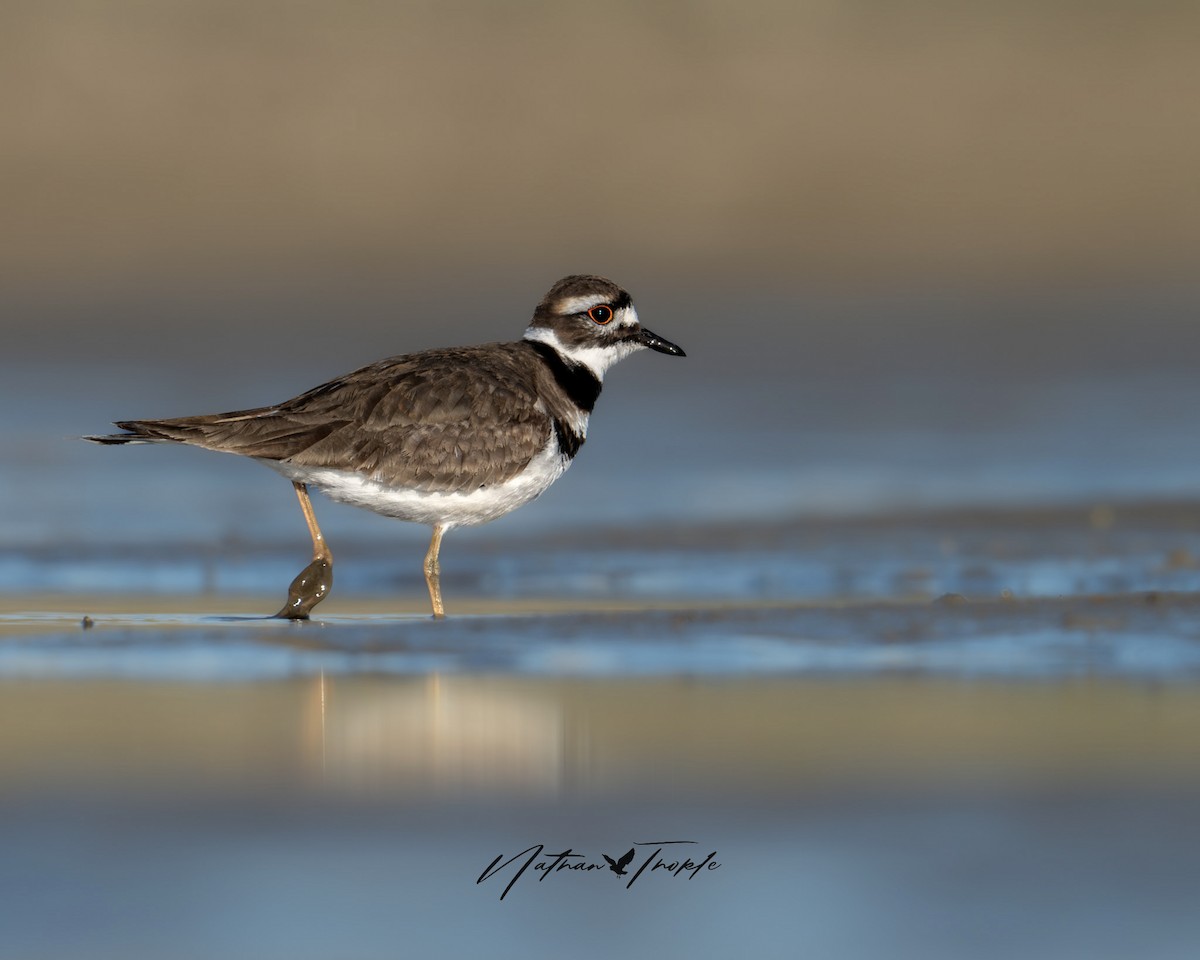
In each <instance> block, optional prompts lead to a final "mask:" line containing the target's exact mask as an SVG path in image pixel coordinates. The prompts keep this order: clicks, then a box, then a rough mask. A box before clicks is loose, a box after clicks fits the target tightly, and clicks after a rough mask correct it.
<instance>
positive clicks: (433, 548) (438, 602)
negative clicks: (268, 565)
mask: <svg viewBox="0 0 1200 960" xmlns="http://www.w3.org/2000/svg"><path fill="white" fill-rule="evenodd" d="M445 532H446V528H445V527H443V526H441V525H440V524H435V525H434V528H433V538H432V539H431V540H430V541H429V552H428V553H426V554H425V586H427V587H428V588H429V599H430V601H431V602H432V603H433V618H434V619H435V620H441V619H442V618H443V617H444V616H446V608H445V607H443V606H442V568H441V566H439V564H438V553H439V552H440V551H441V549H442V534H443V533H445Z"/></svg>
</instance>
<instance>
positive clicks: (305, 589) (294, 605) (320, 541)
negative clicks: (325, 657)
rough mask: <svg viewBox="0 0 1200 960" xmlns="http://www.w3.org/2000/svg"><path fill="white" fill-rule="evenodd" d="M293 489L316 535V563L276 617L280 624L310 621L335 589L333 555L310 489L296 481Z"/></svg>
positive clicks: (302, 573)
mask: <svg viewBox="0 0 1200 960" xmlns="http://www.w3.org/2000/svg"><path fill="white" fill-rule="evenodd" d="M292 486H293V487H295V488H296V496H297V497H298V498H299V499H300V509H301V510H303V511H304V520H305V522H307V523H308V532H309V533H310V534H311V535H312V542H313V558H312V563H310V564H309V565H308V566H307V567H305V568H304V569H303V570H301V571H300V572H299V573H298V574H297V575H296V579H295V580H293V581H292V583H291V586H289V587H288V598H287V603H285V604H284V605H283V609H282V610H280V611H279V612H278V613H277V614H275V616H276V617H277V618H279V619H280V620H307V619H308V615H309V613H311V612H312V608H313V607H315V606H316V605H317V604H318V603H320V602H321V601H322V600H324V599H325V597H326V596H328V595H329V591H330V590H331V589H332V588H333V554H332V553H331V552H330V550H329V547H328V546H327V545H326V544H325V537H324V536H323V535H322V533H321V528H320V527H318V526H317V515H316V514H315V513H314V512H313V507H312V501H311V500H309V499H308V487H306V486H305V485H304V484H302V483H297V482H295V481H292Z"/></svg>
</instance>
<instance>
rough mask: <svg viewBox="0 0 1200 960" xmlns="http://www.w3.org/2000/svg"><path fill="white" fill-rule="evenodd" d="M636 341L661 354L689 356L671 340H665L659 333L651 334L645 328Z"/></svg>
mask: <svg viewBox="0 0 1200 960" xmlns="http://www.w3.org/2000/svg"><path fill="white" fill-rule="evenodd" d="M634 339H636V340H637V342H638V343H640V344H641V345H642V346H643V347H649V348H650V349H651V350H657V351H658V352H659V353H669V354H670V355H671V356H673V357H686V356H687V354H686V353H684V352H683V350H682V349H680V348H679V347H677V346H675V344H673V343H672V342H671V341H670V340H664V339H663V338H662V337H660V336H659V335H658V334H657V333H651V332H650V331H649V330H647V329H645V328H644V327H643V328H642V330H641V332H640V333H638V335H637V337H635V338H634Z"/></svg>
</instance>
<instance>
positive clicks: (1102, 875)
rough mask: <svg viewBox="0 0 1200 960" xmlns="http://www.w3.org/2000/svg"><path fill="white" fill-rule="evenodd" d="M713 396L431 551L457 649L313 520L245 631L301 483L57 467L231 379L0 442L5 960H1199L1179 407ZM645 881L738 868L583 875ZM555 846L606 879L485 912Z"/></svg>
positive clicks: (970, 393)
mask: <svg viewBox="0 0 1200 960" xmlns="http://www.w3.org/2000/svg"><path fill="white" fill-rule="evenodd" d="M662 332H663V333H664V335H668V334H670V333H671V332H673V331H671V330H670V329H669V328H666V327H664V329H663V331H662ZM679 339H680V340H684V339H686V338H684V337H679ZM687 346H689V347H690V346H691V343H690V342H689V343H688V344H687ZM697 355H698V356H699V357H700V358H701V359H700V360H699V362H697V364H695V365H694V367H693V368H690V369H688V370H687V371H684V370H683V369H682V368H680V369H679V371H678V372H675V371H670V370H666V371H664V372H663V373H661V374H658V376H659V377H661V379H657V380H654V381H653V382H651V383H649V384H648V385H647V384H644V383H639V380H638V378H637V377H636V376H632V375H631V376H629V377H628V378H626V379H625V380H624V381H623V382H622V383H621V384H620V386H619V387H618V386H616V385H615V384H614V386H613V389H612V391H611V396H610V395H609V394H608V393H606V395H605V398H604V400H603V401H602V403H603V408H602V409H601V410H600V411H599V412H598V414H597V418H596V422H595V425H594V427H595V429H594V436H593V438H591V439H590V440H589V444H588V447H587V448H586V450H585V453H584V455H583V456H581V458H580V462H579V464H578V465H577V466H576V467H575V468H573V469H572V471H571V472H570V474H568V476H567V477H566V478H564V480H563V481H562V482H560V483H559V484H557V485H556V486H555V488H554V489H553V490H551V491H550V492H549V493H548V494H547V495H546V497H544V498H543V500H542V501H541V502H539V503H537V504H535V505H532V506H530V507H527V508H525V509H524V510H522V511H519V512H518V513H516V514H514V515H513V516H512V517H511V518H505V519H504V520H503V521H501V522H499V523H497V524H495V525H493V526H490V527H487V528H484V529H481V530H475V531H465V530H464V531H454V532H453V533H452V535H451V536H450V537H448V538H447V541H446V544H445V547H444V550H443V555H442V565H443V579H444V589H445V593H446V600H447V605H448V608H449V611H450V613H451V617H450V618H449V619H448V620H446V621H445V622H441V623H434V622H432V621H431V620H430V619H429V617H428V608H427V604H428V599H427V597H426V596H425V593H424V585H423V582H422V580H421V575H420V559H421V556H422V555H423V552H424V549H425V532H424V531H423V530H420V529H415V528H410V527H407V526H405V525H402V524H396V523H392V522H389V521H385V520H381V519H379V518H376V517H372V516H370V515H367V514H363V513H358V512H356V511H353V510H351V509H349V508H344V507H339V506H337V505H330V504H328V503H323V502H320V501H318V503H317V509H318V513H319V515H320V517H321V519H322V524H323V526H324V528H325V532H326V534H327V536H328V537H329V539H330V541H331V543H332V545H333V548H334V552H335V555H336V557H337V560H336V566H335V587H334V592H333V595H332V597H331V598H330V599H329V600H328V601H326V603H324V604H322V606H321V607H319V608H318V609H317V614H318V616H317V617H315V618H314V621H313V622H311V623H306V624H291V623H284V622H280V621H274V620H268V619H264V618H263V616H262V615H263V614H266V613H270V612H273V611H274V610H275V609H278V606H279V604H280V602H281V601H282V599H283V591H284V589H285V587H286V584H287V582H288V581H289V580H290V578H291V577H292V575H294V574H295V573H296V572H297V571H298V570H299V569H300V567H301V566H303V564H304V563H305V562H306V561H307V548H308V545H307V538H306V535H305V532H304V528H303V526H302V522H301V520H300V516H299V512H298V510H297V509H296V507H295V503H294V498H293V497H292V495H291V493H290V491H289V490H288V488H287V485H286V484H285V483H283V482H282V481H280V479H279V478H278V477H276V476H273V475H272V474H270V473H269V472H268V471H265V470H261V469H259V468H257V467H256V466H255V465H253V464H247V463H243V462H239V461H237V460H235V459H234V458H222V457H217V456H210V455H205V454H203V453H199V452H196V451H189V450H169V449H155V448H142V449H135V450H111V449H107V450H106V449H99V448H93V447H90V446H87V445H84V444H81V443H79V442H77V441H73V440H70V439H67V438H69V437H70V436H71V435H77V434H79V433H84V432H89V431H96V430H101V429H103V428H104V425H105V423H104V422H105V421H107V420H108V419H112V418H115V417H119V416H125V415H136V414H143V413H146V414H154V413H163V414H170V413H178V412H185V411H187V410H192V409H196V410H199V409H208V408H209V406H210V405H211V401H212V397H213V395H214V394H216V393H220V392H222V391H223V390H224V388H223V387H222V386H221V385H220V384H216V385H214V384H212V383H211V382H208V381H207V380H206V379H205V378H204V377H201V376H199V375H197V376H196V378H193V379H188V377H186V376H181V377H178V378H175V379H173V378H172V376H171V375H170V372H169V371H167V372H160V373H152V374H147V373H146V372H145V371H144V370H142V369H141V368H137V367H134V368H130V369H127V370H124V371H122V370H121V369H119V368H117V367H114V366H111V365H104V366H101V367H97V368H95V369H92V368H88V367H80V368H78V369H73V370H72V371H70V377H71V381H72V383H73V384H74V388H75V389H74V392H68V393H67V394H63V393H59V394H57V395H56V396H53V397H47V398H46V401H45V403H44V404H43V405H42V406H41V408H40V412H39V414H38V417H35V418H33V419H30V418H29V417H27V416H25V415H24V414H23V413H22V412H21V410H20V409H19V408H18V407H16V406H15V405H7V406H6V407H5V408H4V409H3V410H0V427H2V428H3V429H4V430H5V431H6V442H7V447H6V450H7V456H6V458H5V459H4V460H3V462H0V481H2V482H3V484H4V489H5V490H6V492H7V493H8V494H9V495H8V496H5V497H4V498H0V532H2V534H3V536H2V537H0V847H2V848H3V849H4V850H5V856H4V857H3V858H0V921H2V922H0V953H4V954H6V955H8V954H11V955H14V956H44V957H64V958H75V957H79V958H83V957H86V958H89V960H91V958H97V957H98V958H106V957H113V958H117V957H120V958H122V960H126V958H137V957H147V958H150V957H153V958H155V960H158V958H164V957H180V958H191V957H196V958H200V957H212V956H218V955H219V956H253V957H256V958H257V957H267V958H270V957H287V958H289V960H292V958H304V957H314V958H317V957H329V956H345V957H351V958H355V957H362V958H375V957H380V958H383V957H394V956H398V955H407V954H408V953H413V954H414V955H422V956H440V955H453V956H459V955H464V954H468V953H476V954H478V953H486V954H487V955H490V956H497V957H506V956H518V955H520V956H524V955H527V954H528V953H529V952H530V951H532V950H552V951H554V952H556V953H563V952H568V953H570V954H571V955H573V956H580V957H599V956H605V957H607V956H610V955H612V954H613V953H614V952H616V953H620V952H627V953H634V954H637V955H648V954H655V953H657V954H661V955H664V956H676V955H683V954H691V955H695V956H729V955H730V954H733V953H735V952H737V953H750V954H751V955H755V956H764V957H770V956H781V957H783V956H787V957H794V956H796V955H797V953H798V952H799V954H800V955H804V956H814V957H822V958H841V957H846V958H851V957H855V958H857V957H877V956H884V955H886V956H899V957H907V956H912V957H914V958H918V957H919V958H922V960H925V958H930V957H947V958H951V957H962V956H972V957H982V958H990V957H997V958H999V957H1011V956H1022V957H1047V958H1055V960H1059V958H1063V957H1087V958H1088V960H1094V958H1106V957H1113V958H1125V957H1128V956H1132V955H1137V956H1141V957H1163V958H1169V957H1182V956H1189V955H1190V952H1191V945H1192V944H1194V943H1195V942H1197V941H1200V923H1198V922H1197V920H1196V913H1195V909H1194V904H1195V892H1196V891H1197V890H1200V868H1198V867H1197V864H1200V830H1198V829H1197V824H1198V823H1200V821H1198V820H1197V818H1196V817H1195V814H1194V810H1195V808H1196V801H1197V800H1200V766H1198V765H1197V763H1196V760H1195V758H1196V757H1197V756H1200V601H1197V600H1196V599H1195V596H1196V595H1197V593H1198V592H1200V560H1198V558H1200V503H1197V502H1196V501H1195V500H1193V499H1190V497H1191V495H1192V494H1193V493H1194V491H1195V490H1197V489H1200V447H1195V446H1194V445H1190V444H1182V443H1180V442H1179V438H1180V437H1183V436H1186V435H1187V432H1188V430H1190V416H1191V413H1190V412H1191V411H1192V410H1194V409H1195V408H1196V405H1197V401H1200V387H1197V386H1196V383H1195V381H1194V379H1192V378H1179V377H1171V376H1140V375H1135V374H1133V373H1129V374H1128V375H1123V376H1122V377H1116V378H1112V377H1107V378H1106V377H1098V376H1092V375H1076V376H1074V377H1070V378H1059V377H1057V376H1046V377H1042V378H1040V379H1039V378H1036V377H1034V378H1032V379H1027V380H1020V379H1015V378H1005V377H1002V376H999V375H996V376H991V377H988V376H979V377H974V376H971V375H969V374H963V373H959V374H956V375H953V376H950V375H947V373H946V371H944V370H941V371H939V370H936V369H934V368H936V367H937V366H938V365H937V364H936V363H931V364H930V365H928V366H927V367H922V366H920V365H917V366H912V365H911V364H910V365H909V367H908V372H907V373H904V372H901V373H899V374H897V375H895V376H892V377H890V378H888V377H883V378H872V377H865V378H864V377H858V378H850V379H847V380H845V381H844V382H843V380H842V378H839V376H837V375H836V370H833V369H831V370H830V371H827V372H825V373H824V374H822V375H819V376H817V377H816V378H815V379H808V380H805V381H803V382H798V381H797V380H796V378H795V376H794V375H792V372H791V371H790V370H783V371H782V372H781V368H786V367H787V366H788V363H790V360H788V358H782V359H781V358H778V357H776V358H774V359H773V360H772V361H771V363H770V364H768V367H770V368H771V369H770V370H768V371H767V374H765V375H764V377H763V378H762V379H761V380H759V379H756V378H754V377H752V376H749V375H748V374H747V373H746V372H745V370H743V372H742V374H741V375H740V376H739V377H737V378H734V379H733V380H732V381H730V382H729V383H724V382H723V381H722V379H721V377H720V376H718V373H719V370H718V366H719V364H716V363H715V360H714V359H712V358H710V359H709V360H704V359H703V357H704V352H703V351H698V354H697ZM691 359H692V358H689V360H691ZM718 359H719V358H718ZM735 359H736V358H735ZM843 359H845V358H843ZM785 361H786V362H785ZM176 372H178V371H176ZM325 372H326V373H329V372H336V371H325ZM810 372H811V371H810ZM656 373H657V371H656ZM12 374H13V378H14V379H11V380H10V381H8V382H9V384H10V385H16V386H20V387H21V389H22V390H25V391H27V392H29V393H31V394H35V395H36V394H38V391H39V390H40V389H41V384H43V383H44V382H53V380H54V377H53V376H51V374H50V373H48V372H47V371H46V370H41V371H39V370H37V369H36V368H32V367H31V368H28V369H23V370H22V371H14V372H12ZM273 376H274V377H275V379H274V380H273V381H271V382H254V384H253V385H254V387H255V390H256V391H259V390H261V391H262V393H263V394H264V395H263V396H247V397H244V402H245V403H246V404H250V403H255V402H262V401H264V400H267V399H271V398H272V397H273V396H274V395H275V393H278V394H279V395H286V394H287V393H288V392H291V391H290V387H289V384H288V383H284V382H283V379H284V378H283V377H282V376H280V375H273ZM675 377H680V378H683V379H678V380H676V379H672V378H675ZM22 378H24V379H22ZM276 381H277V382H276ZM696 382H704V383H705V384H706V389H705V390H703V391H699V392H698V391H696V390H695V388H694V384H695V383H696ZM289 383H290V381H289ZM305 385H306V384H305V383H298V384H291V386H298V387H302V386H305ZM151 386H154V387H155V389H150V387H151ZM276 388H278V389H276ZM154 395H160V396H162V397H164V398H171V403H172V406H174V405H176V404H177V405H178V407H179V408H178V409H162V410H158V409H155V408H147V403H148V402H149V401H148V399H147V398H148V397H151V396H154ZM82 397H86V398H88V399H87V401H86V403H85V402H83V401H82V400H81V399H80V398H82ZM780 398H786V400H787V402H786V403H780V402H778V401H779V399H780ZM231 401H232V404H231V405H236V403H238V402H243V398H240V397H239V398H237V399H234V398H232V397H231ZM221 402H224V401H221ZM164 403H165V401H164ZM647 404H649V405H650V406H649V407H647ZM85 410H86V414H87V415H86V417H85V416H84V411H85ZM647 410H652V413H653V415H652V416H651V415H649V414H647ZM664 425H666V426H667V427H668V428H669V429H664ZM85 477H86V482H84V481H82V480H81V478H85ZM85 617H86V618H87V624H88V625H87V626H86V627H85V626H84V618H85ZM662 840H692V841H695V845H696V848H697V849H698V850H699V849H701V848H703V852H704V853H705V854H707V853H708V852H709V851H715V853H716V860H718V861H720V863H721V866H720V867H719V868H718V869H716V870H712V871H706V872H704V873H702V874H699V875H697V876H695V877H694V878H692V879H685V878H668V877H666V876H664V871H661V870H660V871H658V872H657V873H655V872H650V873H648V874H646V875H644V876H643V877H642V878H641V879H639V880H638V881H637V884H636V885H635V886H633V887H630V888H626V887H625V886H624V881H622V882H620V883H618V882H617V878H615V877H614V876H613V875H612V873H611V872H609V871H607V869H606V868H605V867H604V866H603V861H602V860H601V859H600V858H601V856H602V855H603V854H611V855H613V856H619V855H620V854H621V852H622V851H624V850H628V849H631V848H636V849H637V850H642V847H640V846H639V844H640V843H641V842H642V841H662ZM537 843H544V844H546V847H545V850H546V851H554V850H556V849H557V850H561V849H562V848H564V847H567V846H570V847H572V848H573V849H574V850H575V851H576V852H579V853H581V854H582V855H583V856H585V857H586V858H589V859H591V860H594V861H596V862H597V863H600V864H601V868H600V870H599V871H594V872H588V873H570V874H568V873H556V874H552V875H550V876H548V877H547V878H546V879H545V880H544V881H542V880H534V879H529V878H523V879H521V880H519V881H518V882H517V883H516V885H515V886H514V887H513V888H512V892H511V893H510V895H508V896H507V897H505V899H504V900H503V901H501V899H500V894H501V892H502V890H503V884H501V883H500V882H498V880H499V878H497V879H494V880H492V879H490V880H485V881H484V882H483V883H477V882H476V881H477V879H478V878H479V877H480V874H481V872H482V871H483V870H484V868H486V867H487V865H488V864H489V862H491V861H492V859H493V858H494V857H496V856H498V855H501V854H503V855H505V856H514V855H516V854H518V853H519V852H520V851H522V850H526V849H527V848H529V847H530V846H531V845H533V844H537ZM689 849H690V847H689ZM639 859H640V854H639ZM504 882H505V883H506V882H507V879H505V881H504ZM468 917H469V918H470V920H471V922H470V923H466V922H464V918H468ZM63 918H69V920H70V922H69V923H68V922H66V921H65V920H64V919H63Z"/></svg>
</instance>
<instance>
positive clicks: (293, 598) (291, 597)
mask: <svg viewBox="0 0 1200 960" xmlns="http://www.w3.org/2000/svg"><path fill="white" fill-rule="evenodd" d="M332 588H333V562H332V561H331V560H328V559H326V558H325V557H316V558H314V559H313V562H312V563H310V564H309V565H308V566H307V567H305V568H304V569H303V570H301V571H300V572H299V573H298V574H297V575H296V579H295V580H293V581H292V583H291V586H289V587H288V598H287V603H285V604H284V605H283V609H282V610H280V611H279V612H278V613H277V614H275V618H276V619H278V620H307V619H308V615H309V614H310V613H311V612H312V608H313V607H315V606H316V605H317V604H318V603H320V602H321V601H322V600H324V599H325V598H326V597H327V596H328V595H329V591H330V590H331V589H332Z"/></svg>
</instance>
